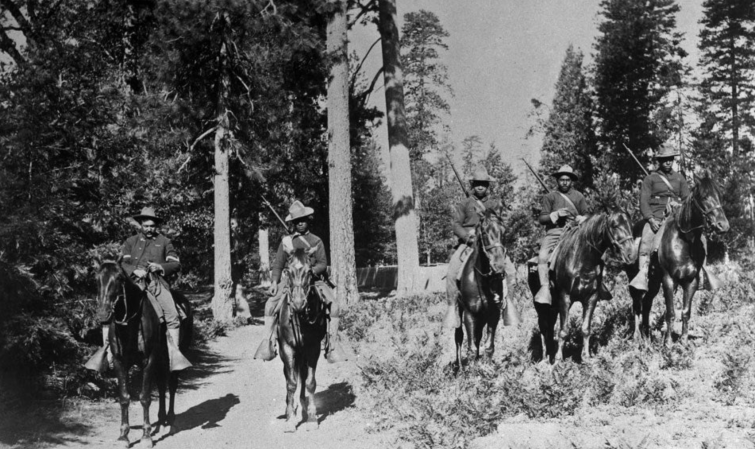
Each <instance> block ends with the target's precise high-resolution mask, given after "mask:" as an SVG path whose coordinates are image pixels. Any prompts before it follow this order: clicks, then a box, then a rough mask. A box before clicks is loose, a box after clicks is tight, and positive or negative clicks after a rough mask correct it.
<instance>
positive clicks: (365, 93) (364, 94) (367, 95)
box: [360, 67, 383, 108]
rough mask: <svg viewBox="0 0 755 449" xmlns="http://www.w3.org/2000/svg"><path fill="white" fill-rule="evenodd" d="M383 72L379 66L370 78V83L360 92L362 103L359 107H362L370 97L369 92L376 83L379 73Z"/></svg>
mask: <svg viewBox="0 0 755 449" xmlns="http://www.w3.org/2000/svg"><path fill="white" fill-rule="evenodd" d="M382 73H383V67H380V70H378V71H377V73H376V74H375V76H374V77H373V78H372V82H371V83H370V87H369V88H368V89H367V90H366V91H364V93H363V94H362V104H361V106H360V107H361V108H364V105H366V104H367V100H369V98H370V94H371V93H372V90H373V89H375V83H377V81H378V78H380V75H381V74H382Z"/></svg>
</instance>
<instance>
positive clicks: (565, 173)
mask: <svg viewBox="0 0 755 449" xmlns="http://www.w3.org/2000/svg"><path fill="white" fill-rule="evenodd" d="M553 177H555V178H556V180H557V181H558V190H556V191H552V192H549V193H547V194H545V195H544V196H543V199H542V211H541V212H540V216H539V218H538V221H539V223H540V224H541V225H544V226H545V235H544V236H543V240H542V241H541V243H540V252H539V253H538V257H537V273H538V276H539V278H540V290H538V292H537V294H536V295H535V302H536V303H539V304H551V302H552V298H551V292H550V283H549V267H548V259H549V258H550V255H551V252H552V251H553V249H554V248H555V247H556V245H557V244H558V241H559V240H560V238H561V235H562V234H563V233H564V227H565V226H566V225H567V224H568V223H572V222H576V223H577V224H581V223H582V222H583V221H585V219H586V215H587V214H588V213H589V210H588V207H587V202H586V201H585V197H584V196H583V195H582V193H581V192H579V191H577V190H576V189H574V188H572V184H573V183H574V181H576V180H577V179H578V178H577V175H576V174H575V173H574V170H572V168H571V167H570V166H568V165H564V166H562V167H561V168H559V169H558V171H556V172H555V173H553Z"/></svg>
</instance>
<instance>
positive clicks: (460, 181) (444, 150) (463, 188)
mask: <svg viewBox="0 0 755 449" xmlns="http://www.w3.org/2000/svg"><path fill="white" fill-rule="evenodd" d="M449 146H450V145H444V146H443V148H441V151H442V152H443V154H445V155H446V159H448V163H449V164H451V170H453V171H454V175H456V180H457V181H459V184H460V185H461V190H462V191H463V192H464V196H466V197H467V198H469V191H468V190H467V188H466V187H464V181H462V180H461V176H459V172H458V171H456V167H454V162H453V161H452V160H451V156H449V155H448V151H447V150H446V148H448V147H449Z"/></svg>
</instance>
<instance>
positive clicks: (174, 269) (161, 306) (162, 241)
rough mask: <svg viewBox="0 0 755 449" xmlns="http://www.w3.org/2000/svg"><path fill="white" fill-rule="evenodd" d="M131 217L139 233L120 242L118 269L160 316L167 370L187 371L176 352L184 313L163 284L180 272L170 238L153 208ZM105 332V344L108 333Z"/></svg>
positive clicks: (184, 363) (182, 358) (186, 364)
mask: <svg viewBox="0 0 755 449" xmlns="http://www.w3.org/2000/svg"><path fill="white" fill-rule="evenodd" d="M132 218H133V219H134V220H136V222H137V223H139V226H140V230H141V231H140V232H139V233H138V234H136V235H133V236H131V237H129V238H128V239H126V241H125V242H124V243H123V246H122V247H121V257H122V262H121V266H122V267H123V269H124V270H125V271H126V273H127V274H128V275H129V276H130V277H131V279H133V280H134V283H135V284H136V285H138V286H139V287H140V288H141V289H142V290H143V291H145V292H146V294H147V298H148V299H149V301H150V302H151V303H152V305H153V307H154V308H155V311H156V312H157V314H158V315H159V316H160V321H161V322H164V323H165V326H166V328H167V335H168V355H169V356H170V370H171V371H178V370H182V369H185V368H188V367H190V366H191V363H189V361H188V360H186V358H185V357H184V356H183V354H181V351H180V350H179V349H178V345H179V342H180V325H181V320H182V319H184V318H186V316H185V312H184V311H183V309H181V308H180V307H177V306H176V302H175V300H174V298H173V295H172V294H171V292H170V285H169V284H168V282H167V281H166V278H169V277H170V276H172V275H174V274H175V273H178V271H179V270H180V269H181V262H180V260H179V259H178V253H177V252H176V250H175V248H174V247H173V243H172V242H171V241H170V239H168V238H167V237H166V236H164V235H163V234H160V233H159V232H158V230H157V229H158V226H159V225H160V224H161V223H162V220H161V219H160V218H158V217H157V216H156V214H155V210H154V209H153V208H151V207H145V208H143V209H142V211H141V213H140V214H138V215H134V216H133V217H132ZM103 329H104V328H103ZM104 333H105V341H106V342H107V332H106V331H105V332H104Z"/></svg>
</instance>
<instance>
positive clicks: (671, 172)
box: [653, 168, 676, 177]
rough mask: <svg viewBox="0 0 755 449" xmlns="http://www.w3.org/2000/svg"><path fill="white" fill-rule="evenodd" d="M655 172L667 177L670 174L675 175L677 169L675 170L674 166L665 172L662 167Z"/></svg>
mask: <svg viewBox="0 0 755 449" xmlns="http://www.w3.org/2000/svg"><path fill="white" fill-rule="evenodd" d="M653 173H658V174H659V175H663V176H666V177H668V176H673V175H674V173H676V172H675V171H674V169H673V168H672V169H671V171H670V172H668V173H665V172H664V171H663V170H661V169H660V168H659V169H658V170H656V171H654V172H653Z"/></svg>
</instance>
